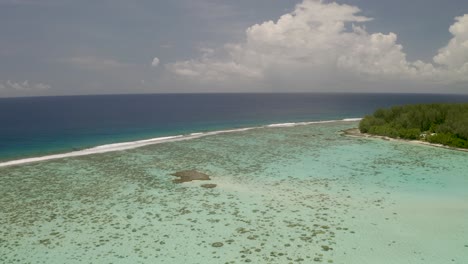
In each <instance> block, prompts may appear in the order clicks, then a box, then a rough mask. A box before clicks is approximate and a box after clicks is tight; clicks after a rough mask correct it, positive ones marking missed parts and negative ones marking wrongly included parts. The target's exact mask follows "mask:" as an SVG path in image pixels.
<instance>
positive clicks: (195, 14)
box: [0, 0, 468, 97]
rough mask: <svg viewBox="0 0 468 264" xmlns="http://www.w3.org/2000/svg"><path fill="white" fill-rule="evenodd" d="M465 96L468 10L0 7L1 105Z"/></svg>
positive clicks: (213, 1)
mask: <svg viewBox="0 0 468 264" xmlns="http://www.w3.org/2000/svg"><path fill="white" fill-rule="evenodd" d="M206 92H229V93H232V92H378V93H381V92H385V93H392V92H395V93H397V92H398V93H400V92H407V93H460V94H467V93H468V2H467V0H411V1H407V0H393V1H387V0H373V1H369V0H337V1H331V0H330V1H329V0H323V1H319V0H238V1H228V0H196V1H195V0H167V1H164V0H158V1H153V0H133V1H132V0H101V1H95V0H81V1H73V0H0V97H17V96H46V95H85V94H136V93H206Z"/></svg>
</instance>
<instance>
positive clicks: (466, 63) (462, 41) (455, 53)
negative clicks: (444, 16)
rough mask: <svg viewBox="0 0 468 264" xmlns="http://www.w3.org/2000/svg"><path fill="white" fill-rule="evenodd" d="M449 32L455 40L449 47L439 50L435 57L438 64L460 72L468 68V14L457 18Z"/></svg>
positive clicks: (451, 41)
mask: <svg viewBox="0 0 468 264" xmlns="http://www.w3.org/2000/svg"><path fill="white" fill-rule="evenodd" d="M455 20H456V21H457V22H455V24H453V25H452V26H451V27H450V29H449V31H450V33H452V35H453V38H452V39H451V40H450V41H449V43H448V45H447V46H445V47H443V48H442V49H440V50H439V53H438V54H437V55H436V56H435V57H434V61H435V62H436V63H438V64H441V65H444V66H447V67H448V68H449V69H453V70H458V69H463V68H465V70H466V68H467V67H468V14H466V15H464V16H461V17H456V18H455Z"/></svg>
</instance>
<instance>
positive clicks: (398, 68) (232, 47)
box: [166, 0, 468, 87]
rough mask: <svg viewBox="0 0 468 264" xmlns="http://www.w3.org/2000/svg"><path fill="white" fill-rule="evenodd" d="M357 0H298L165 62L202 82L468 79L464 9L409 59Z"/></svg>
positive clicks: (295, 84)
mask: <svg viewBox="0 0 468 264" xmlns="http://www.w3.org/2000/svg"><path fill="white" fill-rule="evenodd" d="M360 12H361V10H360V9H359V8H358V7H356V6H351V5H345V4H337V3H325V2H323V1H318V0H304V1H303V2H302V3H300V4H298V5H297V6H296V7H295V9H294V10H293V11H292V12H291V13H287V14H285V15H283V16H281V17H280V18H279V19H278V20H277V21H266V22H263V23H261V24H255V25H253V26H251V27H249V28H247V29H246V31H245V41H244V42H242V43H233V44H232V43H231V44H226V45H224V47H222V48H220V49H218V50H216V51H213V50H209V51H206V50H205V51H202V54H201V55H200V57H199V58H196V59H191V60H186V61H178V62H175V63H171V64H167V65H166V68H167V69H168V70H169V71H171V72H172V73H174V74H176V75H177V76H182V77H185V78H188V79H192V80H193V79H195V80H198V81H200V82H205V83H206V82H211V83H216V82H223V83H226V81H229V80H232V81H234V83H236V81H242V80H244V81H248V82H250V83H255V82H263V83H265V82H273V83H274V82H275V81H276V80H280V81H282V82H283V83H287V84H290V85H291V86H292V87H300V86H304V87H305V86H307V87H311V86H314V84H316V85H321V84H324V83H326V84H329V85H330V84H333V85H337V84H339V83H344V85H345V86H349V83H348V81H352V82H355V83H356V84H358V83H362V82H365V81H368V80H389V81H392V80H399V81H400V80H404V81H410V82H419V83H423V82H424V83H430V82H432V83H446V84H448V83H452V82H468V15H464V16H463V17H458V18H456V22H455V23H454V24H453V25H452V26H451V27H450V32H451V33H452V35H453V38H452V39H451V40H450V41H449V43H448V44H447V46H445V47H443V48H442V49H440V51H439V52H438V54H437V55H436V56H435V57H434V61H433V62H423V61H408V60H407V59H406V54H405V53H404V52H403V47H402V45H400V44H398V38H397V35H396V34H395V33H392V32H390V33H387V34H385V33H379V32H378V33H369V32H368V31H367V30H366V28H365V25H364V24H365V23H366V22H368V21H371V20H372V18H368V17H365V16H361V15H359V13H360Z"/></svg>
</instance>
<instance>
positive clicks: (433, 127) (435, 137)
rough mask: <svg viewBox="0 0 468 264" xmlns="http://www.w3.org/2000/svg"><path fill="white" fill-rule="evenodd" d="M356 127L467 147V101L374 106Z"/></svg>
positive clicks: (391, 135)
mask: <svg viewBox="0 0 468 264" xmlns="http://www.w3.org/2000/svg"><path fill="white" fill-rule="evenodd" d="M359 130H360V131H361V133H369V134H373V135H380V136H387V137H391V138H402V139H418V140H424V141H428V142H431V143H438V144H443V145H447V146H452V147H458V148H468V104H417V105H405V106H394V107H392V108H390V109H378V110H376V111H375V112H374V114H373V115H369V116H366V117H364V119H362V121H361V122H360V123H359Z"/></svg>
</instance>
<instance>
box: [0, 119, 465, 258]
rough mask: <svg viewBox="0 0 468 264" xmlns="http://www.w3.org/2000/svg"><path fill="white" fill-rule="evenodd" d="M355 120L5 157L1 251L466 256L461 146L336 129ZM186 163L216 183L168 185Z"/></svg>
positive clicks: (3, 254) (0, 177) (15, 254)
mask: <svg viewBox="0 0 468 264" xmlns="http://www.w3.org/2000/svg"><path fill="white" fill-rule="evenodd" d="M356 125H357V123H349V122H347V123H346V122H336V123H330V124H313V125H307V126H297V127H287V128H261V129H254V130H250V131H245V132H239V133H231V134H219V135H215V136H209V137H204V138H199V139H194V140H188V141H180V142H171V143H164V144H159V145H153V146H147V147H143V148H139V149H134V150H129V151H121V152H114V153H106V154H98V155H91V156H84V157H79V158H68V159H62V160H55V161H48V162H41V163H35V164H29V165H23V166H17V167H7V168H2V169H1V170H0V181H1V183H2V184H1V185H0V194H1V195H0V262H1V263H244V262H251V263H290V262H291V263H296V262H302V263H316V262H317V263H320V262H322V263H465V261H466V259H468V191H467V190H468V171H467V170H466V167H467V166H466V162H467V161H468V153H465V152H457V151H451V150H446V149H439V148H434V147H428V146H419V145H413V144H409V143H401V142H389V141H384V140H376V139H360V138H351V137H345V136H342V135H341V134H340V131H341V130H343V129H347V128H350V127H353V126H356ZM186 169H197V170H199V171H202V172H205V173H207V174H209V175H210V176H211V178H212V180H211V182H210V183H215V184H217V187H216V188H214V189H205V188H201V187H200V185H201V184H203V183H206V182H190V183H183V184H174V183H173V182H172V179H173V177H172V176H170V174H171V173H173V172H176V171H180V170H186ZM216 242H221V243H222V246H221V247H214V246H213V243H216ZM215 245H216V244H215Z"/></svg>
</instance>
